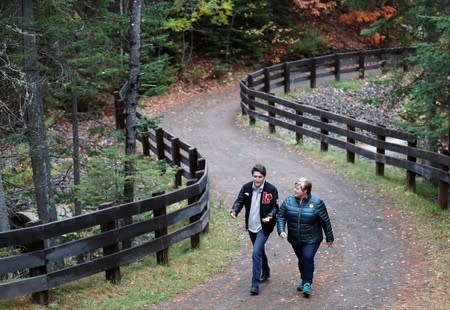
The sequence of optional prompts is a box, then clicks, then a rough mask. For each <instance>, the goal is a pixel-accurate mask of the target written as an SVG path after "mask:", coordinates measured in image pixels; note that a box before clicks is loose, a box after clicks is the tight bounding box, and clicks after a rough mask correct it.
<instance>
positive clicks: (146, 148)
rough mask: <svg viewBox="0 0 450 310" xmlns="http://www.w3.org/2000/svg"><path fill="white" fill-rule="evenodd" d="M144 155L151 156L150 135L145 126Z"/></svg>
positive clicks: (143, 135)
mask: <svg viewBox="0 0 450 310" xmlns="http://www.w3.org/2000/svg"><path fill="white" fill-rule="evenodd" d="M142 131H143V133H142V153H143V154H144V155H145V156H150V141H149V140H148V139H149V133H148V127H147V126H144V127H143V128H142Z"/></svg>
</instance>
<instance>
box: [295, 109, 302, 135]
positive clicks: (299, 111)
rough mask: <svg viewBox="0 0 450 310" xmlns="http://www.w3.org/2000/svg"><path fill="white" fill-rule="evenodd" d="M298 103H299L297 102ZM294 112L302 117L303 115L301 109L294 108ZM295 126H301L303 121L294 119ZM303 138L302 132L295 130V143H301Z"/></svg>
mask: <svg viewBox="0 0 450 310" xmlns="http://www.w3.org/2000/svg"><path fill="white" fill-rule="evenodd" d="M299 104H301V103H300V102H299ZM295 114H296V115H298V116H300V117H302V116H303V111H301V110H300V109H295ZM295 126H297V127H303V122H302V121H295ZM302 140H303V134H302V133H300V132H295V141H296V142H297V143H301V142H302Z"/></svg>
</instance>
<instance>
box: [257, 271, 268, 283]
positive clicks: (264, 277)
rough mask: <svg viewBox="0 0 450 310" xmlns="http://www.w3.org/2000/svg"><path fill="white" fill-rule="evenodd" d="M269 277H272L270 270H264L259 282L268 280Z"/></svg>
mask: <svg viewBox="0 0 450 310" xmlns="http://www.w3.org/2000/svg"><path fill="white" fill-rule="evenodd" d="M269 278H270V272H267V273H266V272H263V273H262V275H261V279H260V280H259V283H264V282H266V281H267V280H269Z"/></svg>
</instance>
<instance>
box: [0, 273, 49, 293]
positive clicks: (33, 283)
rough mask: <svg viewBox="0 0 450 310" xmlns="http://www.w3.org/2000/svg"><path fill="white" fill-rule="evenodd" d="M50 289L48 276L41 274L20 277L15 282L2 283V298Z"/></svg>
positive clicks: (0, 291)
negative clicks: (24, 277) (25, 277)
mask: <svg viewBox="0 0 450 310" xmlns="http://www.w3.org/2000/svg"><path fill="white" fill-rule="evenodd" d="M47 289H49V287H48V285H47V276H46V275H40V276H37V277H33V278H27V279H20V280H16V281H14V282H8V283H2V284H0V299H7V298H12V297H16V296H20V295H25V294H31V293H33V292H38V291H42V290H47Z"/></svg>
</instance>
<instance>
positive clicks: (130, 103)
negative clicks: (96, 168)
mask: <svg viewBox="0 0 450 310" xmlns="http://www.w3.org/2000/svg"><path fill="white" fill-rule="evenodd" d="M130 5H131V28H130V66H129V75H128V89H127V93H126V98H125V102H126V114H127V115H126V120H125V130H126V140H125V154H126V155H127V156H134V155H135V153H136V105H137V100H138V89H139V73H140V66H139V65H140V47H141V39H140V32H141V0H134V1H132V2H131V3H130ZM133 175H134V163H133V160H131V159H130V158H128V159H127V160H126V162H125V176H126V177H127V180H126V182H125V193H124V194H125V199H126V200H127V201H133V198H134V194H133V187H134V182H133Z"/></svg>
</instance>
